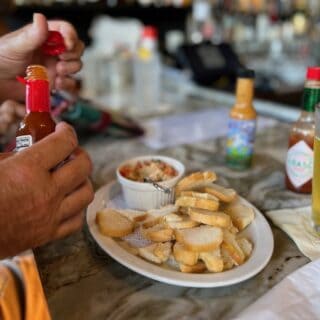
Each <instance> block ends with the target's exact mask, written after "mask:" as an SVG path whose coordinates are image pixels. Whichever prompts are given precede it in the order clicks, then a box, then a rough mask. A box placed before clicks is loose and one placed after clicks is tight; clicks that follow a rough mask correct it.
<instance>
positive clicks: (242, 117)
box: [226, 69, 257, 170]
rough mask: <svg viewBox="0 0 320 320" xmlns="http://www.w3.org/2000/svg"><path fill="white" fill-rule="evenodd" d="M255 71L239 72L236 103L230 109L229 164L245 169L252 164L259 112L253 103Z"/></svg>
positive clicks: (227, 158)
mask: <svg viewBox="0 0 320 320" xmlns="http://www.w3.org/2000/svg"><path fill="white" fill-rule="evenodd" d="M254 77H255V74H254V71H252V70H248V69H243V70H240V71H239V72H238V79H237V86H236V103H235V105H234V106H233V108H232V109H231V111H230V115H229V117H230V118H229V123H228V135H227V148H226V153H227V157H226V161H227V166H228V167H230V168H232V169H236V170H243V169H247V168H249V167H250V166H251V162H252V157H253V147H254V140H255V132H256V118H257V113H256V110H255V109H254V106H253V104H252V101H253V95H254Z"/></svg>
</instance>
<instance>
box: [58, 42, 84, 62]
mask: <svg viewBox="0 0 320 320" xmlns="http://www.w3.org/2000/svg"><path fill="white" fill-rule="evenodd" d="M84 48H85V46H84V43H83V42H82V41H80V40H79V41H78V42H77V44H76V46H75V48H74V49H73V50H72V51H67V52H64V53H63V54H61V55H60V56H59V58H60V59H61V60H64V61H70V60H77V59H79V58H80V57H81V56H82V54H83V52H84Z"/></svg>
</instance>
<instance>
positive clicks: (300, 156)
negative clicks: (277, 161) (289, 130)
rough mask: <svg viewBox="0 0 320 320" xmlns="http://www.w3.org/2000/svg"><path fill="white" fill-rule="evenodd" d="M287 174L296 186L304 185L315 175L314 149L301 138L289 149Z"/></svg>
mask: <svg viewBox="0 0 320 320" xmlns="http://www.w3.org/2000/svg"><path fill="white" fill-rule="evenodd" d="M286 170H287V175H288V177H289V179H290V181H291V183H292V184H293V186H294V187H295V188H299V187H301V186H303V185H304V184H305V183H306V182H308V181H309V180H311V179H312V176H313V150H312V149H311V148H310V147H309V146H308V145H307V144H306V142H305V141H303V140H301V141H299V142H298V143H296V144H295V145H294V146H292V147H291V148H290V149H289V150H288V154H287V161H286Z"/></svg>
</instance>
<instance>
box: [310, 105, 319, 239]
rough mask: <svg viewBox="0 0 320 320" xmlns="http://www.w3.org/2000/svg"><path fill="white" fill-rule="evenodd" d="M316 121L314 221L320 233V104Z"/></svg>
mask: <svg viewBox="0 0 320 320" xmlns="http://www.w3.org/2000/svg"><path fill="white" fill-rule="evenodd" d="M315 122H316V123H315V124H316V131H315V137H314V147H313V152H314V162H313V179H312V221H313V226H314V229H315V231H316V232H317V233H319V234H320V105H317V106H316V111H315Z"/></svg>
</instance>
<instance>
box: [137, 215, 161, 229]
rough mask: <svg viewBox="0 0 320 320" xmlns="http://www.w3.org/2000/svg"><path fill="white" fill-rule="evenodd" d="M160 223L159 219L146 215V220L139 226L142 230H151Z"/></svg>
mask: <svg viewBox="0 0 320 320" xmlns="http://www.w3.org/2000/svg"><path fill="white" fill-rule="evenodd" d="M160 222H161V217H156V218H155V217H153V216H150V215H149V214H148V215H147V218H146V219H145V220H143V221H142V223H141V226H142V227H143V228H151V227H153V226H155V225H156V224H159V223H160Z"/></svg>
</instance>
